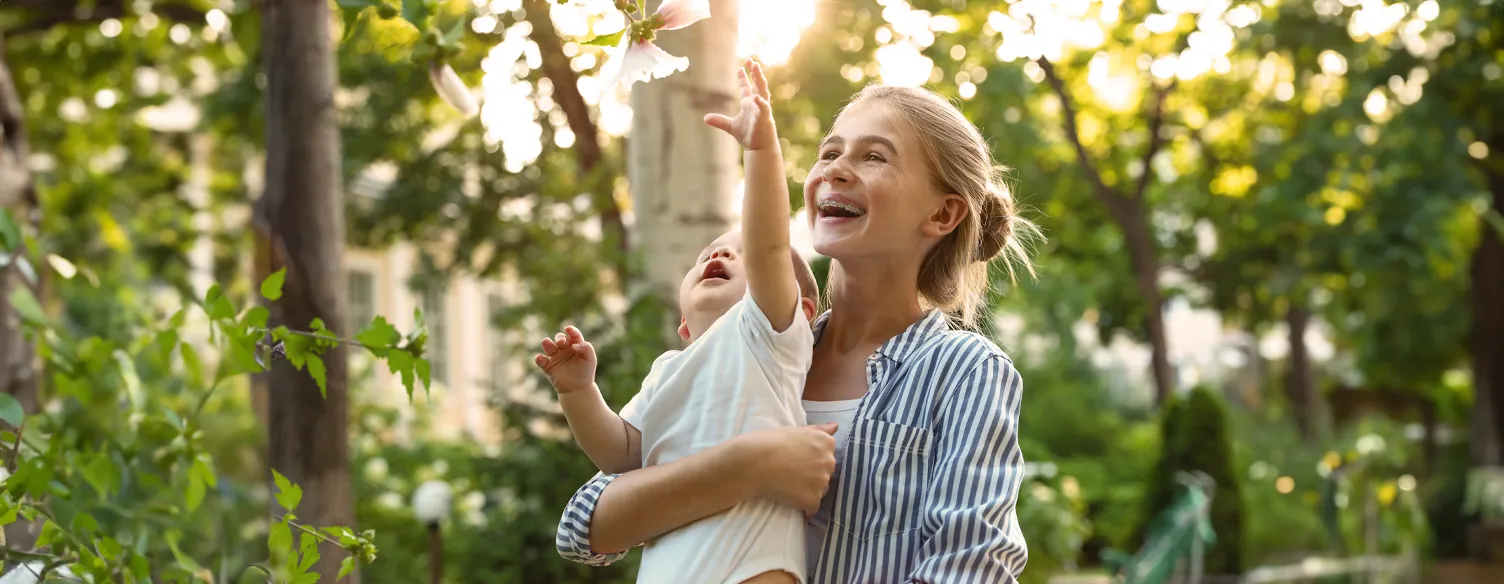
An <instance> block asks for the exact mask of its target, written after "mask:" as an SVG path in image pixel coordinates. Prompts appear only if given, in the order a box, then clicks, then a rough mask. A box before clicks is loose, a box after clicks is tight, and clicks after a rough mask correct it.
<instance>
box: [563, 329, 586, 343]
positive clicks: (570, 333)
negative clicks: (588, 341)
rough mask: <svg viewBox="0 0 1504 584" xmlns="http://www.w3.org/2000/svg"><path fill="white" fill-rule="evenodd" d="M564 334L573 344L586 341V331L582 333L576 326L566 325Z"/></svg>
mask: <svg viewBox="0 0 1504 584" xmlns="http://www.w3.org/2000/svg"><path fill="white" fill-rule="evenodd" d="M564 335H565V336H566V337H567V338H568V339H569V344H571V345H578V344H580V343H583V342H585V335H584V333H581V332H580V329H577V328H574V327H573V326H566V327H564Z"/></svg>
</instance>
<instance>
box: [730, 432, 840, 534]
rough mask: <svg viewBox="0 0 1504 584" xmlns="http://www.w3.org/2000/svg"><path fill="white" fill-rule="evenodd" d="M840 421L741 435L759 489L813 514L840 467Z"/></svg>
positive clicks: (768, 496)
mask: <svg viewBox="0 0 1504 584" xmlns="http://www.w3.org/2000/svg"><path fill="white" fill-rule="evenodd" d="M835 433H836V424H835V423H834V422H831V423H828V424H820V425H818V426H795V427H788V428H769V429H766V430H758V431H756V432H749V433H747V434H743V435H741V436H738V437H737V438H735V439H737V440H742V441H743V445H744V446H745V447H746V448H747V452H748V455H749V459H748V462H749V463H750V464H749V465H748V466H747V468H748V469H749V470H750V471H751V472H752V476H751V477H750V478H751V479H752V480H753V481H754V482H756V484H757V492H758V494H759V495H761V496H763V497H767V498H769V499H772V500H773V502H775V503H778V504H781V505H786V506H789V507H793V508H795V509H798V510H800V511H803V512H804V516H805V517H811V516H813V515H814V514H815V512H817V511H819V510H820V499H822V498H824V497H825V490H826V488H827V487H829V486H830V477H831V475H832V474H834V473H835V470H836V441H835V438H834V437H833V435H834V434H835Z"/></svg>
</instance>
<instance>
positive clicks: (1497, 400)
mask: <svg viewBox="0 0 1504 584" xmlns="http://www.w3.org/2000/svg"><path fill="white" fill-rule="evenodd" d="M1485 174H1486V176H1487V179H1488V187H1489V190H1490V191H1491V192H1492V194H1493V205H1492V209H1491V210H1490V211H1489V212H1490V213H1504V174H1501V173H1500V172H1499V171H1496V170H1492V169H1490V170H1486V171H1485ZM1478 227H1479V231H1480V233H1479V238H1478V239H1479V240H1478V247H1477V249H1475V250H1474V251H1473V265H1472V274H1471V275H1472V286H1471V289H1470V297H1469V300H1470V304H1471V305H1472V314H1473V326H1472V333H1471V335H1470V336H1471V339H1470V340H1471V345H1472V360H1473V396H1474V397H1473V400H1474V401H1473V412H1472V414H1473V419H1472V424H1471V425H1472V428H1471V434H1472V440H1471V442H1472V451H1473V463H1474V464H1475V465H1477V466H1500V465H1504V307H1501V302H1504V301H1501V299H1504V239H1501V238H1500V234H1499V229H1498V227H1497V226H1496V224H1495V223H1494V222H1493V221H1491V220H1490V219H1489V218H1488V217H1487V216H1486V215H1485V216H1484V217H1482V218H1481V219H1480V224H1479V226H1478Z"/></svg>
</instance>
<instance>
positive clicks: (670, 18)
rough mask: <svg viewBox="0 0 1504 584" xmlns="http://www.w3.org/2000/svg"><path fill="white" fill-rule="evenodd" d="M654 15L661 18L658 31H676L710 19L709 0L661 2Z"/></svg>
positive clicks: (665, 0) (670, 0) (664, 0)
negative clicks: (661, 21)
mask: <svg viewBox="0 0 1504 584" xmlns="http://www.w3.org/2000/svg"><path fill="white" fill-rule="evenodd" d="M654 14H655V15H657V16H661V17H663V26H662V27H660V28H659V29H658V30H678V29H681V28H684V27H686V26H689V25H691V24H694V23H696V22H699V21H701V20H705V19H707V18H710V0H663V4H660V5H658V11H657V12H655V13H654Z"/></svg>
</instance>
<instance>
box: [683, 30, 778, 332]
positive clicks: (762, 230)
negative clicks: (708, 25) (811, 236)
mask: <svg viewBox="0 0 1504 584" xmlns="http://www.w3.org/2000/svg"><path fill="white" fill-rule="evenodd" d="M748 63H749V64H750V66H751V72H750V73H749V72H748V71H747V69H745V68H744V69H742V70H741V71H739V72H738V73H737V79H738V80H739V81H741V91H742V101H741V111H740V112H738V113H737V116H736V117H735V118H729V117H726V116H723V115H720V114H709V115H707V116H705V123H707V124H709V125H711V126H713V127H716V128H719V129H721V130H723V131H725V132H726V133H728V134H731V136H732V137H734V138H736V140H737V141H738V142H740V143H741V145H742V147H743V148H744V149H746V153H745V154H744V155H743V165H744V166H745V171H744V172H745V173H746V181H747V185H746V196H745V198H744V199H743V200H742V256H743V260H744V261H745V262H746V265H747V279H748V283H747V286H748V287H749V288H750V289H751V291H752V300H753V301H755V302H756V303H757V307H758V308H759V309H761V310H762V312H763V314H764V315H766V316H767V317H768V321H769V322H770V323H772V325H773V330H775V331H779V332H782V331H784V330H786V329H788V328H789V325H790V324H792V323H793V319H794V318H795V317H796V316H795V315H796V314H797V310H796V308H797V306H798V304H799V285H798V284H797V283H796V281H795V279H794V267H793V265H792V264H791V263H790V262H789V184H788V180H786V179H785V178H784V173H783V152H782V149H781V148H780V147H779V145H778V130H777V129H776V128H774V126H773V108H772V106H771V105H769V103H768V99H769V94H768V80H767V78H766V77H764V76H763V73H762V66H761V65H759V64H758V63H757V62H756V61H751V60H749V61H748Z"/></svg>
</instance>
